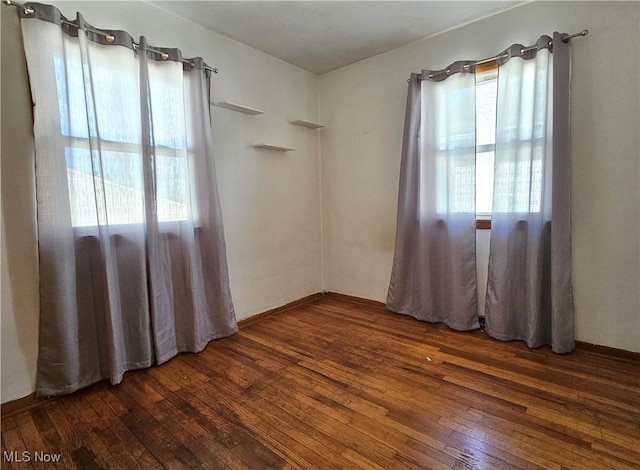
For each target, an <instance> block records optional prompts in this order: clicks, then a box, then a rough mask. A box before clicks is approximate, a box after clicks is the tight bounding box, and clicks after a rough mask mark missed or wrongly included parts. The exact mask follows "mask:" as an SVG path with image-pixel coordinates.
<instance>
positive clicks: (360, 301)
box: [324, 292, 386, 308]
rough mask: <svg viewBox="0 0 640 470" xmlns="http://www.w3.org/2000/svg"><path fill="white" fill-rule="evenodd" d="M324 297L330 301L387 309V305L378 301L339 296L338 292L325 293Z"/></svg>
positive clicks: (344, 295)
mask: <svg viewBox="0 0 640 470" xmlns="http://www.w3.org/2000/svg"><path fill="white" fill-rule="evenodd" d="M324 296H325V297H326V298H328V299H333V300H339V301H341V302H349V303H352V304H357V305H366V306H367V307H377V308H386V306H385V304H384V303H382V302H378V301H377V300H370V299H364V298H362V297H355V296H353V295H347V294H338V293H337V292H325V293H324Z"/></svg>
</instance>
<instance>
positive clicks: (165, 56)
mask: <svg viewBox="0 0 640 470" xmlns="http://www.w3.org/2000/svg"><path fill="white" fill-rule="evenodd" d="M2 3H3V4H4V5H7V6H10V7H16V8H22V9H23V11H24V13H25V14H26V15H33V14H34V13H35V10H34V9H33V8H31V7H29V6H25V5H24V4H22V3H19V2H14V1H13V0H2ZM60 22H61V23H64V24H67V25H69V26H73V27H75V28H77V27H78V25H77V24H75V23H73V22H72V21H67V20H63V19H61V20H60ZM86 30H87V31H90V32H92V33H95V34H99V35H100V36H104V38H105V40H106V41H107V42H108V43H111V42H113V41H115V39H116V38H115V37H114V36H112V35H111V34H109V33H105V32H104V31H100V30H99V29H95V28H86ZM131 42H132V43H133V48H134V50H136V51H137V50H138V48H139V47H140V44H138V43H137V42H135V41H133V40H132V41H131ZM147 50H148V51H150V52H153V53H155V54H159V55H160V57H161V58H162V60H167V59H168V58H169V54H167V53H166V52H164V51H159V50H157V49H153V48H151V47H147ZM181 62H182V63H184V64H189V65H191V67H193V66H195V64H194V63H193V62H191V61H190V60H181ZM204 69H205V70H209V71H210V72H213V73H218V69H217V68H215V67H211V66H210V65H207V64H204Z"/></svg>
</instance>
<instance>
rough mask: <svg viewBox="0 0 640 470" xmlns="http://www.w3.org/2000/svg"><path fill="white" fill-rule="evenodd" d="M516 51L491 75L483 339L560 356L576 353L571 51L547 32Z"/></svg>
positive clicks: (516, 48)
mask: <svg viewBox="0 0 640 470" xmlns="http://www.w3.org/2000/svg"><path fill="white" fill-rule="evenodd" d="M551 41H552V47H553V53H551V52H550V50H549V47H550V46H549V45H550V44H551ZM521 49H522V46H521V45H519V44H517V45H514V46H512V47H510V48H509V49H507V50H506V51H505V53H506V54H508V55H509V57H510V58H509V59H508V60H507V61H506V63H504V64H502V65H501V66H500V68H499V72H498V73H499V74H498V106H497V120H496V128H497V132H496V151H495V177H494V204H493V215H492V226H491V251H490V255H489V274H488V285H487V298H486V331H487V333H488V334H489V335H491V336H492V337H494V338H497V339H501V340H523V341H525V342H526V343H527V345H528V346H529V347H538V346H542V345H551V347H552V349H553V351H554V352H557V353H566V352H570V351H571V350H572V349H573V348H574V309H573V289H572V275H571V269H572V266H571V209H570V207H571V182H570V164H571V149H570V126H569V92H570V90H569V83H570V56H569V50H570V46H569V44H568V43H564V42H563V41H562V35H561V34H559V33H554V36H553V40H551V38H550V37H548V36H543V37H541V38H540V40H539V41H538V48H537V52H536V50H535V49H534V50H532V51H528V52H525V53H524V54H521Z"/></svg>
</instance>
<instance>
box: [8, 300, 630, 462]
mask: <svg viewBox="0 0 640 470" xmlns="http://www.w3.org/2000/svg"><path fill="white" fill-rule="evenodd" d="M1 443H2V452H3V462H2V467H3V468H50V466H51V463H48V462H43V461H39V460H38V459H40V460H42V459H46V456H47V455H48V456H53V457H55V456H56V455H59V456H60V462H59V463H57V466H58V467H60V468H122V469H130V468H150V469H152V468H175V469H181V468H214V469H217V468H224V469H244V468H256V469H263V468H348V469H352V468H354V469H357V468H362V469H376V468H378V469H407V468H434V469H435V468H443V469H449V468H453V469H464V468H478V469H484V468H505V469H598V470H599V469H605V468H606V469H632V468H635V469H637V468H640V363H638V362H634V361H629V360H625V359H623V358H615V357H607V356H604V355H602V354H599V353H598V352H597V351H588V350H576V351H574V352H573V353H571V354H567V355H556V354H553V353H552V352H551V351H550V350H549V349H547V348H540V349H536V350H531V349H528V348H527V347H526V346H525V345H524V344H523V343H521V342H499V341H495V340H492V339H490V338H488V337H487V336H486V335H484V334H483V333H481V332H468V333H459V332H453V331H451V330H449V329H448V328H447V327H445V326H443V325H434V324H429V323H422V322H419V321H416V320H414V319H412V318H408V317H405V316H401V315H395V314H392V313H390V312H388V311H386V310H385V309H384V308H383V307H381V306H379V305H376V304H374V303H370V304H366V303H365V304H358V303H357V302H353V301H351V300H350V299H340V298H336V297H333V298H332V297H331V296H325V297H322V298H318V299H316V300H315V301H311V302H310V303H307V304H306V305H300V306H294V308H292V309H291V310H287V311H285V312H281V313H277V314H274V315H270V316H266V317H264V318H261V319H260V320H259V321H256V322H253V323H249V324H247V325H245V326H243V328H242V329H241V330H240V332H239V333H237V334H236V335H234V336H232V337H230V338H225V339H222V340H217V341H214V342H212V343H210V344H209V346H207V348H206V349H205V350H204V351H203V352H201V353H199V354H181V355H179V356H178V357H176V358H174V359H173V360H171V361H169V362H168V363H166V364H163V365H161V366H159V367H154V368H151V369H147V370H143V371H136V372H129V373H127V374H126V375H125V379H124V381H123V382H122V384H120V385H118V386H111V385H108V384H106V383H100V384H96V385H94V386H92V387H89V388H87V389H85V390H83V391H80V392H78V393H75V394H72V395H69V396H67V397H64V398H61V399H59V400H56V401H51V402H48V403H46V404H45V405H44V406H41V407H37V408H31V409H28V410H25V411H23V412H21V413H17V414H14V415H11V416H10V417H8V418H6V419H4V420H3V422H2V441H1ZM11 459H13V461H12V462H10V461H9V460H11ZM18 459H19V460H21V461H20V462H17V460H18Z"/></svg>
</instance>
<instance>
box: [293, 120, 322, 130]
mask: <svg viewBox="0 0 640 470" xmlns="http://www.w3.org/2000/svg"><path fill="white" fill-rule="evenodd" d="M289 124H293V125H294V126H302V127H307V128H309V129H320V128H321V127H324V124H318V123H317V122H312V121H304V120H302V119H298V120H296V121H289Z"/></svg>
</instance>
